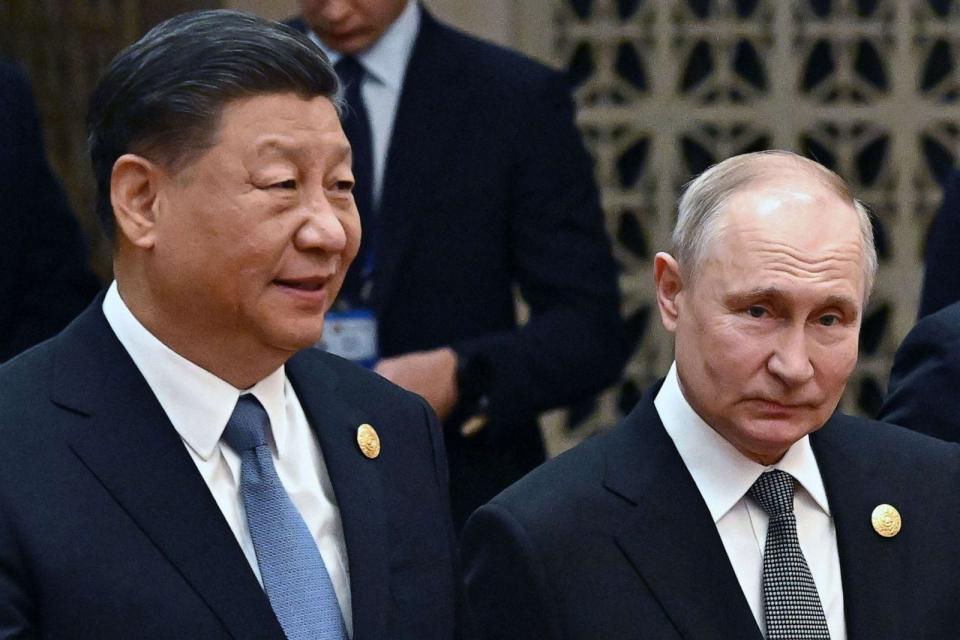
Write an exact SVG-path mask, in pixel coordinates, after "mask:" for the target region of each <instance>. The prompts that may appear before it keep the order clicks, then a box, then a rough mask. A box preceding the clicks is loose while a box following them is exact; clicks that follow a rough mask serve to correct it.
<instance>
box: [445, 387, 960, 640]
mask: <svg viewBox="0 0 960 640" xmlns="http://www.w3.org/2000/svg"><path fill="white" fill-rule="evenodd" d="M811 443H812V446H813V450H814V454H815V456H816V458H817V462H818V464H819V466H820V471H821V474H822V476H823V480H824V485H825V487H826V491H827V496H828V499H829V501H830V508H831V512H832V513H833V517H834V522H835V525H836V532H837V547H838V552H839V556H840V569H841V574H842V578H841V579H842V584H843V595H844V604H845V615H846V624H847V632H848V637H849V638H850V639H851V640H859V639H864V640H866V639H869V640H882V639H890V640H900V639H903V638H910V640H923V639H930V640H941V639H943V638H948V637H953V636H955V635H956V630H957V628H958V624H960V607H958V606H957V603H958V602H960V599H958V598H960V580H957V575H958V571H960V554H957V552H956V551H957V544H958V542H957V540H958V539H960V491H957V487H958V486H960V484H958V482H960V449H958V448H957V447H956V446H955V445H949V444H946V443H943V442H939V441H937V440H933V439H931V438H926V437H924V436H920V435H918V434H915V433H911V432H909V431H907V430H904V429H899V428H896V427H891V426H888V425H884V424H880V423H875V422H870V421H866V420H862V419H857V418H851V417H847V416H843V415H840V414H837V415H835V416H834V417H833V418H831V419H830V421H829V422H828V423H827V424H826V425H825V426H824V427H823V428H822V429H820V430H819V431H818V432H816V433H814V434H813V435H812V436H811ZM881 503H889V504H892V505H894V506H895V507H896V508H897V509H898V510H899V511H900V514H901V515H902V519H903V528H902V530H901V531H900V533H899V535H897V536H896V537H893V538H881V537H880V536H879V535H877V534H876V533H875V532H874V530H873V528H872V526H871V519H870V516H871V512H872V510H873V509H874V507H876V506H877V505H878V504H881ZM462 545H463V554H464V557H465V563H466V565H465V566H466V574H467V592H468V600H469V601H470V604H471V606H472V608H473V611H474V613H475V615H476V619H477V628H478V629H479V630H480V632H481V637H483V638H485V639H494V638H497V639H500V638H502V639H504V640H507V639H514V638H537V639H538V640H551V639H557V640H559V639H561V638H562V639H563V640H596V639H598V638H603V640H620V639H624V640H626V639H628V638H629V639H635V640H640V639H650V640H679V639H680V638H683V639H684V640H708V639H715V640H730V639H732V638H736V639H737V640H762V637H761V634H760V631H759V628H758V626H757V624H756V621H755V620H754V618H753V615H752V614H751V612H750V607H749V605H748V604H747V601H746V599H745V598H744V597H743V592H742V590H741V588H740V584H739V582H738V581H737V578H736V575H735V573H734V571H733V567H732V566H731V564H730V561H729V559H728V558H727V555H726V552H725V550H724V547H723V543H722V541H721V539H720V535H719V534H718V533H717V529H716V526H715V525H714V522H713V519H712V518H711V516H710V512H709V510H708V509H707V506H706V503H705V502H704V501H703V498H702V497H701V495H700V493H699V491H698V490H697V487H696V485H695V483H694V481H693V478H692V477H691V476H690V474H689V472H688V471H687V470H686V467H685V466H684V464H683V461H682V459H681V458H680V454H679V453H678V452H677V450H676V448H675V447H674V445H673V441H672V440H670V437H669V436H668V435H667V433H666V431H665V429H664V428H663V425H662V423H661V422H660V419H659V416H658V414H657V412H656V409H655V408H654V406H653V401H652V394H650V395H648V396H647V397H646V398H645V399H644V400H643V401H642V402H641V404H640V405H639V406H638V408H637V409H635V410H634V411H633V412H632V413H631V414H630V415H629V416H628V417H627V419H626V420H625V421H624V423H623V424H621V425H620V426H618V427H617V428H616V429H614V430H612V431H611V432H608V433H606V434H604V435H601V436H598V437H596V438H593V439H591V440H589V441H587V442H585V443H584V444H581V445H580V446H578V447H577V448H575V449H574V450H573V451H571V452H569V453H567V454H565V455H562V456H560V457H558V458H557V459H555V460H552V461H550V462H548V463H546V464H544V465H543V466H542V467H540V468H539V469H537V470H535V471H534V472H533V473H531V474H530V475H529V476H527V477H526V478H524V479H523V480H521V481H520V482H519V483H517V484H516V485H514V486H512V487H510V488H509V489H508V490H507V491H505V492H503V493H502V494H501V495H499V496H498V497H497V498H496V499H494V500H493V501H492V502H491V503H490V504H489V505H487V506H484V507H482V508H481V509H480V510H479V511H477V513H476V514H474V515H473V517H471V519H470V521H469V522H468V524H467V527H466V529H465V531H464V537H463V541H462Z"/></svg>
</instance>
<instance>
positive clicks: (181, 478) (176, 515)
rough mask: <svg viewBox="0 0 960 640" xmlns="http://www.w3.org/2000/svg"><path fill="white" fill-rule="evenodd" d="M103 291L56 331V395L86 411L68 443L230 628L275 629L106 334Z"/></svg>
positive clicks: (231, 544) (180, 449)
mask: <svg viewBox="0 0 960 640" xmlns="http://www.w3.org/2000/svg"><path fill="white" fill-rule="evenodd" d="M101 304H102V296H101V297H99V298H98V299H97V300H96V301H95V302H94V303H93V305H91V307H89V308H88V309H87V311H85V312H84V313H83V314H82V315H81V316H80V317H79V318H78V319H77V320H76V321H75V322H74V324H73V325H71V326H70V328H68V329H67V331H66V332H65V333H64V334H63V335H62V336H61V337H60V338H58V340H59V345H58V350H57V354H56V358H57V362H56V366H55V369H54V371H55V376H56V378H55V385H54V388H55V389H56V391H55V392H54V393H53V394H52V395H53V397H52V400H53V402H55V403H56V404H58V405H60V406H63V407H65V408H67V409H70V410H72V411H76V412H78V413H81V414H84V415H86V416H87V420H86V423H87V424H86V425H85V426H86V428H84V429H83V431H82V432H78V433H77V434H75V436H73V437H72V439H71V443H70V445H71V448H72V449H73V451H74V452H75V453H76V455H77V456H78V457H79V458H80V459H81V461H82V462H83V464H84V465H86V467H87V468H88V469H89V470H90V472H91V473H93V475H95V476H96V477H97V479H98V480H99V482H100V483H101V484H102V485H103V487H104V488H105V489H106V490H107V492H109V493H110V495H111V496H112V497H113V498H114V500H116V501H117V503H118V504H119V505H120V506H121V507H122V508H123V509H124V511H126V512H127V514H128V515H129V516H130V517H131V518H132V519H133V520H134V521H135V522H136V523H137V525H138V526H139V527H140V529H141V530H142V531H143V533H144V535H146V536H147V538H149V539H150V540H151V541H152V542H153V544H154V545H155V546H156V547H157V548H158V549H159V550H160V552H161V553H162V554H163V555H164V556H165V557H166V558H167V559H168V560H169V561H170V562H171V564H173V565H174V566H175V567H176V568H177V570H178V571H179V572H180V573H181V575H182V576H183V578H184V579H185V581H186V582H187V583H188V584H189V585H190V586H191V587H192V588H193V589H194V590H195V591H196V592H197V594H199V596H200V597H201V598H202V599H203V600H204V601H205V602H206V603H207V605H208V606H209V607H210V609H211V610H212V611H213V612H214V614H215V615H216V616H217V617H218V618H219V619H220V621H221V622H222V623H223V625H224V627H226V629H227V630H228V631H229V632H230V633H231V634H232V635H233V636H234V637H236V638H260V637H263V638H282V637H283V632H282V630H281V628H280V626H279V624H278V623H277V621H276V618H275V616H274V614H273V611H272V610H271V608H270V604H269V601H268V600H267V598H266V596H265V594H264V593H263V591H262V589H261V588H260V585H259V584H258V583H257V580H256V578H255V577H254V574H253V572H252V571H251V570H250V567H249V565H248V563H247V561H246V558H245V557H244V555H243V552H242V551H241V550H240V546H239V545H238V544H237V543H236V539H235V538H234V535H233V533H232V532H231V530H230V528H229V526H228V525H227V523H226V521H225V520H224V518H223V515H222V514H221V512H220V509H219V507H218V506H217V504H216V502H215V501H214V499H213V496H212V495H211V494H210V491H209V490H208V488H207V486H206V483H205V482H204V481H203V478H202V477H201V475H200V473H199V472H198V471H197V468H196V466H195V465H194V464H193V461H192V460H191V459H190V456H189V454H188V453H187V451H186V449H185V447H184V445H183V442H182V441H181V439H180V437H179V436H178V435H177V433H176V431H175V429H174V428H173V425H172V424H171V423H170V421H169V419H168V418H167V416H166V414H165V413H164V412H163V409H162V408H161V407H160V404H159V402H158V401H157V399H156V397H155V396H154V395H153V393H152V391H151V390H150V388H149V386H148V385H147V383H146V381H145V380H144V379H143V376H141V375H140V372H139V371H138V370H137V368H136V366H135V365H134V364H133V361H132V360H131V359H130V357H129V356H128V355H127V352H126V351H125V350H124V349H123V347H122V346H121V344H120V342H119V341H118V340H117V339H116V337H115V336H114V335H113V332H112V331H111V329H110V328H109V326H108V325H107V322H106V319H105V318H104V316H103V313H102V311H101Z"/></svg>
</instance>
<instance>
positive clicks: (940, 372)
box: [878, 264, 960, 442]
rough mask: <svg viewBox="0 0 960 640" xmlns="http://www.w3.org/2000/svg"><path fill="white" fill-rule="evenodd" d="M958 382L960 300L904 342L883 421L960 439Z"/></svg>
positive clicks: (892, 374)
mask: <svg viewBox="0 0 960 640" xmlns="http://www.w3.org/2000/svg"><path fill="white" fill-rule="evenodd" d="M958 266H960V264H958ZM958 384H960V302H956V303H954V304H951V305H950V306H948V307H946V308H945V309H941V310H940V311H937V312H936V313H934V314H932V315H929V316H926V317H924V318H921V319H920V321H919V322H917V324H916V326H915V327H914V328H913V329H911V330H910V333H908V334H907V337H906V338H904V340H903V342H902V343H901V344H900V347H899V348H898V349H897V353H896V355H895V356H894V359H893V369H892V370H891V372H890V382H889V384H888V385H887V397H886V399H885V400H884V402H883V406H882V407H880V413H879V415H878V419H880V420H883V421H884V422H892V423H893V424H898V425H900V426H902V427H908V428H910V429H913V430H914V431H919V432H921V433H925V434H927V435H931V436H933V437H935V438H941V439H943V440H951V441H954V442H957V441H960V400H958V396H957V386H958Z"/></svg>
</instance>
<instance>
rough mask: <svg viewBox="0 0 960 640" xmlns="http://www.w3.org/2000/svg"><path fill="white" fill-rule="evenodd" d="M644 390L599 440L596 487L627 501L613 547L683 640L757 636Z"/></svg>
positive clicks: (690, 484)
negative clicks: (602, 450)
mask: <svg viewBox="0 0 960 640" xmlns="http://www.w3.org/2000/svg"><path fill="white" fill-rule="evenodd" d="M653 395H654V392H650V393H648V395H647V396H646V397H645V398H644V400H643V401H642V402H641V404H640V405H639V406H638V407H637V409H636V410H634V412H633V413H632V414H631V415H630V416H629V417H628V418H627V420H626V421H625V423H624V424H623V425H622V426H621V427H620V428H618V430H617V431H615V432H613V433H611V435H610V438H609V440H608V442H607V444H606V449H607V462H606V471H605V479H604V485H605V487H606V488H607V489H608V490H609V491H612V492H613V493H616V494H617V495H619V496H621V497H622V498H624V499H625V500H627V501H628V502H630V503H632V504H633V505H635V506H634V507H633V508H632V509H631V510H630V512H629V515H628V517H627V518H626V519H625V521H624V523H623V526H622V528H621V529H620V530H619V531H618V532H617V534H616V541H617V544H618V545H619V546H620V548H621V550H622V551H623V552H624V554H625V555H626V557H627V559H628V560H629V561H630V563H631V564H632V565H633V567H634V568H635V569H636V571H637V573H639V574H640V577H641V578H642V579H643V581H644V582H645V583H646V584H647V586H648V587H649V589H650V591H651V592H652V593H653V594H654V597H656V599H657V600H658V601H659V603H660V605H661V606H662V607H663V609H664V610H665V611H666V613H667V615H668V616H669V618H670V620H671V621H672V622H673V624H674V626H675V627H676V628H677V630H678V631H679V633H680V635H681V636H682V637H684V638H686V639H687V640H701V639H708V638H716V639H717V640H720V639H725V638H739V639H744V640H747V639H756V640H761V635H760V630H759V628H758V626H757V623H756V621H755V619H754V617H753V614H752V612H751V611H750V607H749V605H748V604H747V601H746V599H745V598H744V596H743V591H742V590H741V588H740V583H739V582H738V580H737V577H736V574H735V573H734V571H733V567H732V566H731V564H730V561H729V559H728V558H727V554H726V551H725V550H724V548H723V543H722V541H721V540H720V535H719V534H718V533H717V529H716V526H715V525H714V522H713V519H712V517H711V516H710V512H709V510H708V509H707V506H706V504H705V503H704V501H703V498H702V497H701V495H700V492H699V491H698V490H697V487H696V484H695V483H694V481H693V478H692V477H691V476H690V474H689V472H688V471H687V470H686V467H685V466H684V464H683V460H682V459H681V458H680V454H679V453H678V452H677V450H676V448H675V447H674V445H673V441H672V440H670V437H669V436H668V435H667V433H666V431H665V430H664V428H663V425H662V423H661V422H660V418H659V416H658V414H657V412H656V408H655V407H654V406H653Z"/></svg>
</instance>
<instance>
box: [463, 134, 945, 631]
mask: <svg viewBox="0 0 960 640" xmlns="http://www.w3.org/2000/svg"><path fill="white" fill-rule="evenodd" d="M876 265H877V259H876V250H875V248H874V242H873V231H872V228H871V225H870V219H869V217H868V215H867V212H866V210H865V209H864V207H863V205H862V204H860V203H859V202H858V201H857V200H855V199H854V197H853V195H852V194H851V193H850V190H849V188H848V187H847V185H846V184H845V183H844V182H843V181H842V180H841V179H840V178H839V177H838V176H837V175H836V174H834V173H832V172H830V171H828V170H827V169H825V168H824V167H822V166H820V165H818V164H817V163H815V162H813V161H811V160H808V159H805V158H801V157H799V156H796V155H794V154H791V153H787V152H762V153H754V154H746V155H743V156H737V157H734V158H730V159H728V160H725V161H723V162H721V163H720V164H718V165H716V166H714V167H712V168H710V169H708V170H707V171H706V172H705V173H704V174H702V175H701V176H700V177H698V178H697V179H696V180H694V181H693V182H692V183H691V184H690V185H689V186H688V187H687V189H686V191H685V193H684V195H683V197H682V199H681V201H680V206H679V215H678V220H677V225H676V228H675V230H674V235H673V250H672V251H671V252H670V253H663V252H662V253H658V254H657V255H656V257H655V260H654V277H655V279H656V293H657V303H658V306H659V310H660V318H661V320H662V322H663V325H664V327H665V328H666V329H667V330H668V331H670V332H671V333H673V334H674V336H675V339H676V360H675V362H674V364H673V366H672V367H671V368H670V370H669V372H668V373H667V376H666V378H665V379H664V380H663V381H661V382H660V383H659V384H658V385H657V386H656V387H654V388H653V389H652V390H651V391H650V392H649V393H648V394H647V396H646V397H645V398H644V399H643V400H641V402H640V404H639V405H638V406H637V408H636V409H635V410H634V411H633V412H632V413H631V414H630V415H629V416H628V417H627V418H626V419H625V420H624V422H623V423H622V424H621V425H620V426H618V427H617V428H615V429H613V430H611V431H610V432H608V433H605V434H603V435H600V436H598V437H596V438H593V439H591V440H589V441H588V442H586V443H583V444H581V445H580V446H579V447H577V448H575V449H574V450H572V451H570V452H568V453H567V454H564V455H563V456H560V457H558V458H557V459H555V460H551V461H550V462H547V463H546V464H544V465H543V466H541V467H540V468H539V469H537V470H535V471H534V472H532V473H531V474H530V475H528V476H527V477H526V478H524V479H523V480H521V481H520V482H518V483H517V484H516V485H514V486H512V487H510V488H509V489H507V490H506V491H504V492H503V493H502V494H500V495H499V496H497V497H496V498H495V499H494V500H493V501H491V502H490V503H489V504H488V505H486V506H484V507H482V508H481V509H480V510H478V511H477V512H476V513H475V514H474V515H473V516H472V517H471V518H470V521H469V522H468V523H467V526H466V529H465V530H464V535H463V539H462V545H463V550H464V554H465V559H466V574H467V591H468V596H469V597H468V599H469V601H470V605H471V611H472V612H473V613H474V614H475V616H476V622H477V628H478V630H479V631H480V635H481V637H483V638H485V639H487V640H493V639H502V640H514V639H515V638H537V639H538V640H554V639H555V640H560V639H561V638H562V639H563V640H596V639H598V638H603V640H627V639H630V640H641V639H649V640H680V639H681V638H682V639H683V640H727V639H732V638H736V640H763V638H767V639H768V640H816V639H823V640H831V639H832V640H844V639H845V638H850V639H851V640H854V639H859V638H885V639H886V638H889V639H894V638H898V639H899V638H910V640H941V639H942V638H949V637H954V636H956V633H957V628H958V625H960V608H958V606H957V603H958V602H960V581H958V580H957V575H958V573H960V556H958V554H957V552H956V550H957V539H958V536H960V492H958V491H957V487H958V486H960V447H957V446H956V445H951V444H946V443H943V442H939V441H937V440H934V439H932V438H928V437H926V436H922V435H919V434H916V433H912V432H910V431H907V430H905V429H900V428H897V427H893V426H890V425H885V424H881V423H878V422H871V421H869V420H864V419H860V418H853V417H850V416H844V415H842V414H840V413H835V409H836V407H837V403H838V401H839V400H840V396H841V394H842V393H843V389H844V385H845V384H846V381H847V378H848V376H849V375H850V373H851V371H853V368H854V366H855V364H856V359H857V348H858V336H859V329H860V323H861V319H862V317H863V309H864V306H865V304H866V301H867V299H868V297H869V295H870V289H871V286H872V282H873V278H874V273H875V270H876Z"/></svg>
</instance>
